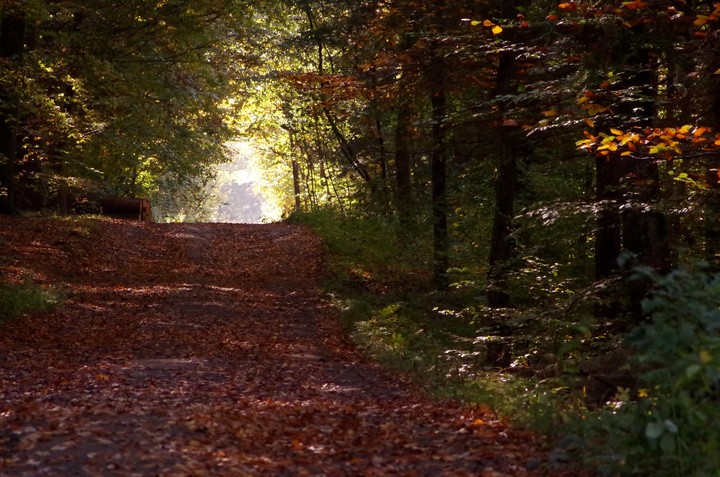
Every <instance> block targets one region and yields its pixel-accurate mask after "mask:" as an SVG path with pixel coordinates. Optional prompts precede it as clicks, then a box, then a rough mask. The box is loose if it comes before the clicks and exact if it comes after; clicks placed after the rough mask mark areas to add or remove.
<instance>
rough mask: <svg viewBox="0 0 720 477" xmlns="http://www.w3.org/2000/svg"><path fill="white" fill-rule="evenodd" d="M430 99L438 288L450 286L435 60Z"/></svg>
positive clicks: (440, 93) (441, 83)
mask: <svg viewBox="0 0 720 477" xmlns="http://www.w3.org/2000/svg"><path fill="white" fill-rule="evenodd" d="M430 68H431V72H430V73H431V89H430V92H431V94H430V103H431V105H432V137H433V150H432V157H431V182H432V216H433V279H434V282H435V287H436V288H437V289H438V290H446V289H447V288H448V286H449V281H448V268H449V239H448V218H447V216H448V201H447V170H446V169H447V164H446V162H447V148H446V145H445V127H444V124H445V117H446V115H447V98H446V96H445V94H446V93H445V78H444V74H445V73H444V65H443V62H442V60H436V61H434V62H433V63H432V64H431V65H430Z"/></svg>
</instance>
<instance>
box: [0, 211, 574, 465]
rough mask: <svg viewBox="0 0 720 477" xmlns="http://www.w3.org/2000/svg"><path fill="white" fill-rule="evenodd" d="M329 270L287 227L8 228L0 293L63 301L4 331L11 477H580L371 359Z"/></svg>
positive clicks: (109, 224)
mask: <svg viewBox="0 0 720 477" xmlns="http://www.w3.org/2000/svg"><path fill="white" fill-rule="evenodd" d="M321 257H322V247H321V244H320V242H319V240H318V238H317V237H315V236H314V235H313V234H312V233H310V232H309V231H308V230H306V229H304V228H301V227H295V226H289V225H283V224H272V225H230V224H163V225H161V224H154V225H146V224H141V223H134V222H123V221H118V220H104V221H90V220H89V221H83V222H67V221H53V220H49V219H13V218H7V217H0V273H1V275H0V277H1V278H2V279H3V280H5V281H17V280H21V279H28V278H30V279H32V280H33V281H35V282H36V283H39V284H43V285H53V286H56V287H60V288H61V289H62V290H63V291H64V293H65V295H66V301H65V303H64V305H63V306H62V307H61V308H60V309H59V310H57V311H56V312H53V313H50V314H31V315H27V316H23V317H21V318H19V319H15V320H12V321H9V322H5V323H2V324H0V475H2V476H18V477H22V476H63V477H69V476H166V477H170V476H178V477H180V476H246V475H253V476H254V475H267V476H327V477H335V476H368V477H370V476H437V475H447V476H484V477H502V476H540V475H553V476H560V475H574V474H573V472H572V471H569V470H563V469H561V468H558V467H556V466H554V465H551V464H550V463H549V462H548V458H547V453H546V452H545V451H544V449H543V446H542V445H541V442H540V441H539V440H537V439H536V438H534V437H533V435H532V434H530V433H528V432H523V431H519V430H515V429H512V428H511V427H508V426H507V425H506V424H504V423H503V422H501V421H499V420H498V419H496V418H495V417H493V415H492V414H491V413H490V412H488V411H487V410H485V409H482V408H476V407H469V406H466V405H462V404H460V403H456V402H444V401H443V402H439V401H435V400H432V399H430V398H429V397H427V396H425V395H424V394H423V392H421V391H420V390H419V389H417V388H415V387H414V386H412V385H411V384H408V383H406V382H404V381H403V380H402V379H399V378H398V376H395V375H393V374H391V373H389V372H387V371H384V370H382V369H381V368H379V367H378V366H376V365H374V364H372V363H370V362H368V361H367V360H365V359H364V358H363V356H362V355H361V354H360V353H358V351H357V350H356V349H354V348H353V346H352V345H350V344H349V343H347V342H346V340H345V339H344V336H343V331H342V329H341V327H340V326H339V323H338V320H337V317H336V315H335V313H334V311H333V310H332V309H331V308H330V307H329V306H328V304H327V303H326V302H325V301H324V300H323V295H322V293H321V292H320V290H319V289H318V281H319V279H320V277H321V273H322V260H321Z"/></svg>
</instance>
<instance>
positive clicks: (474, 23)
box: [470, 20, 482, 26]
mask: <svg viewBox="0 0 720 477" xmlns="http://www.w3.org/2000/svg"><path fill="white" fill-rule="evenodd" d="M481 23H482V22H481V21H480V20H473V21H471V22H470V24H471V25H472V26H478V25H480V24H481Z"/></svg>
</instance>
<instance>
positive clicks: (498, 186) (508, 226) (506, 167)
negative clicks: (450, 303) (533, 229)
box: [487, 126, 518, 308]
mask: <svg viewBox="0 0 720 477" xmlns="http://www.w3.org/2000/svg"><path fill="white" fill-rule="evenodd" d="M515 129H516V128H515V127H510V126H501V133H500V134H501V143H500V144H501V146H500V159H499V163H498V169H497V177H496V178H495V211H494V214H493V226H492V235H491V238H490V257H489V260H488V263H489V265H490V269H489V272H488V289H487V300H488V305H489V306H490V307H492V308H504V307H507V306H509V305H510V292H509V291H508V288H507V273H508V262H509V261H510V259H511V258H512V256H513V247H512V240H511V236H512V232H513V216H514V207H515V186H516V183H517V162H518V147H517V144H516V142H517V137H516V136H517V131H514V130H515Z"/></svg>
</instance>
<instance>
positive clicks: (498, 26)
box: [492, 25, 503, 35]
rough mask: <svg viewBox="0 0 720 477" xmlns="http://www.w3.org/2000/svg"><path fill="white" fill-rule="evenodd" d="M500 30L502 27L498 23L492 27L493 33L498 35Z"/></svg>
mask: <svg viewBox="0 0 720 477" xmlns="http://www.w3.org/2000/svg"><path fill="white" fill-rule="evenodd" d="M502 31H503V29H502V27H501V26H500V25H495V26H494V27H493V29H492V32H493V35H499V34H500V33H502Z"/></svg>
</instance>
